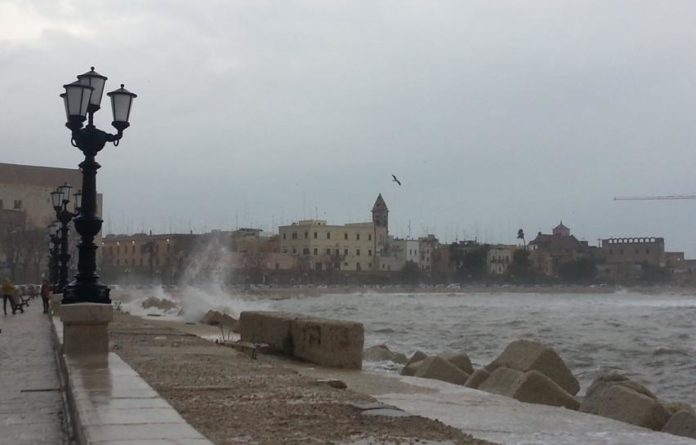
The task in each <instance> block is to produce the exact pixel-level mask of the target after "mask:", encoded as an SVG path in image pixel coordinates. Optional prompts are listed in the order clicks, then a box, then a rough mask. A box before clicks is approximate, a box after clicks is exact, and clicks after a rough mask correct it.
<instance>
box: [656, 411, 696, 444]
mask: <svg viewBox="0 0 696 445" xmlns="http://www.w3.org/2000/svg"><path fill="white" fill-rule="evenodd" d="M662 431H663V432H665V433H670V434H674V435H675V436H683V437H690V438H692V439H696V414H694V413H692V412H690V411H679V412H678V413H676V414H674V415H673V416H672V417H670V418H669V420H668V421H667V423H666V424H665V426H664V427H663V428H662Z"/></svg>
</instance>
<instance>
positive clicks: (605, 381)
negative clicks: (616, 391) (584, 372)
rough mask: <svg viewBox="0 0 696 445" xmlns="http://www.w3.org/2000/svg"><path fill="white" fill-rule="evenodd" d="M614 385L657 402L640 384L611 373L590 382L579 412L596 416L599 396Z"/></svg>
mask: <svg viewBox="0 0 696 445" xmlns="http://www.w3.org/2000/svg"><path fill="white" fill-rule="evenodd" d="M614 385H619V386H623V387H625V388H628V389H631V390H633V391H635V392H637V393H639V394H642V395H644V396H646V397H649V398H651V399H654V400H657V397H655V395H654V394H653V393H652V392H651V391H650V390H649V389H648V388H646V387H645V386H643V385H641V384H640V383H637V382H634V381H632V380H630V379H629V378H628V377H626V376H624V375H621V374H617V373H611V374H605V375H601V376H599V377H597V378H596V379H595V380H594V382H592V384H591V385H590V387H589V388H587V391H586V392H585V398H584V399H583V401H582V403H581V404H580V411H582V412H584V413H590V414H598V413H599V406H598V403H599V400H600V395H601V394H602V392H603V391H605V390H606V389H608V388H610V387H612V386H614Z"/></svg>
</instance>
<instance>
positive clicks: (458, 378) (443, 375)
mask: <svg viewBox="0 0 696 445" xmlns="http://www.w3.org/2000/svg"><path fill="white" fill-rule="evenodd" d="M414 375H415V377H422V378H426V379H435V380H442V381H443V382H449V383H454V384H456V385H463V384H464V383H466V381H467V380H468V379H469V374H467V373H465V372H464V371H462V370H461V369H459V368H457V367H456V366H454V365H453V364H452V363H450V362H448V361H447V360H445V359H443V358H442V357H428V358H426V359H425V360H423V362H422V363H421V365H420V366H418V369H417V370H416V373H415V374H414Z"/></svg>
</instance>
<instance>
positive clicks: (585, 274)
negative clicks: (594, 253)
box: [558, 257, 597, 284]
mask: <svg viewBox="0 0 696 445" xmlns="http://www.w3.org/2000/svg"><path fill="white" fill-rule="evenodd" d="M558 276H559V277H560V278H561V279H562V280H563V281H565V282H568V283H576V284H588V283H591V282H592V281H594V279H595V277H596V276H597V266H596V264H595V260H594V259H592V258H587V257H585V258H577V259H575V260H572V261H566V262H565V263H562V264H560V265H559V267H558Z"/></svg>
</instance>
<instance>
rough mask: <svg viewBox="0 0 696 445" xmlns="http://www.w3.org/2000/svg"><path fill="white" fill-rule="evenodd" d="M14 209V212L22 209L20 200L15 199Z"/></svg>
mask: <svg viewBox="0 0 696 445" xmlns="http://www.w3.org/2000/svg"><path fill="white" fill-rule="evenodd" d="M14 208H15V210H19V209H21V208H22V200H21V199H15V202H14Z"/></svg>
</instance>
